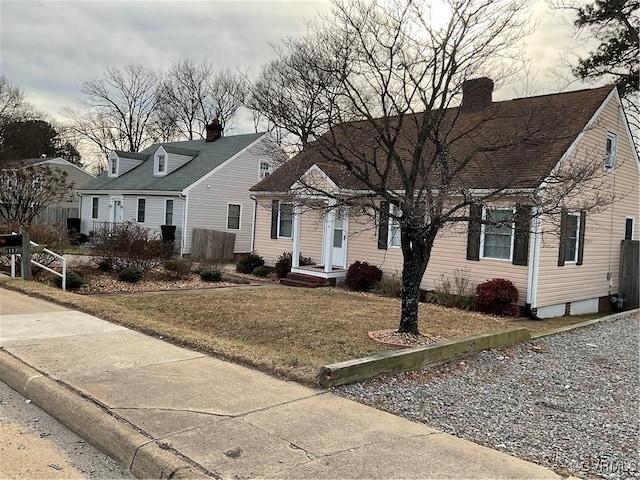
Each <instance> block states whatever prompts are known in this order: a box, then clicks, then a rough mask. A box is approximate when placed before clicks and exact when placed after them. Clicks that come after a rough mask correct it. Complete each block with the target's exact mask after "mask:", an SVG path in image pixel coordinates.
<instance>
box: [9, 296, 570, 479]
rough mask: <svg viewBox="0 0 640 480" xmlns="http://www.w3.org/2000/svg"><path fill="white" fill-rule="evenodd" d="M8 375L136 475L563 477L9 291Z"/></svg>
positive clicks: (13, 384) (18, 388)
mask: <svg viewBox="0 0 640 480" xmlns="http://www.w3.org/2000/svg"><path fill="white" fill-rule="evenodd" d="M0 380H2V381H3V382H5V383H6V384H8V385H9V386H10V387H12V388H13V389H14V390H16V391H18V392H19V393H21V394H22V395H24V396H25V397H27V398H29V399H31V400H33V402H34V403H36V404H37V405H39V406H40V407H41V408H42V409H43V410H45V411H46V412H48V413H49V414H50V415H52V416H53V417H55V418H56V419H58V420H59V421H60V422H61V423H63V424H64V425H66V426H67V427H68V428H69V429H71V430H72V431H74V432H76V433H77V434H78V435H80V436H81V437H83V438H84V439H85V440H87V441H88V442H90V443H92V444H93V445H94V446H96V447H97V448H99V449H100V450H102V451H103V452H105V453H107V454H108V455H110V456H111V457H113V458H115V459H117V460H118V461H120V462H121V463H122V464H123V465H125V466H126V467H127V468H128V469H130V470H131V471H132V472H133V474H134V475H136V476H137V477H138V478H220V479H227V478H228V479H231V478H234V479H242V478H288V479H289V478H291V479H293V478H300V479H301V478H305V479H324V478H341V479H365V478H367V479H369V478H420V479H425V478H527V479H529V478H541V479H543V478H544V479H546V478H562V477H560V476H558V475H556V474H555V473H554V472H552V471H550V470H548V469H546V468H543V467H541V466H539V465H536V464H533V463H529V462H526V461H524V460H520V459H517V458H514V457H511V456H509V455H506V454H504V453H501V452H498V451H496V450H492V449H490V448H486V447H482V446H480V445H477V444H475V443H472V442H469V441H466V440H462V439H460V438H457V437H454V436H451V435H448V434H445V433H442V432H439V431H437V430H434V429H432V428H429V427H427V426H425V425H422V424H419V423H414V422H411V421H409V420H406V419H403V418H400V417H397V416H394V415H392V414H389V413H385V412H382V411H379V410H377V409H374V408H371V407H367V406H364V405H362V404H359V403H356V402H352V401H350V400H346V399H344V398H341V397H338V396H336V395H334V394H332V393H331V392H329V391H326V390H316V389H312V388H308V387H304V386H301V385H298V384H295V383H292V382H286V381H282V380H279V379H276V378H273V377H271V376H269V375H266V374H264V373H261V372H257V371H254V370H251V369H249V368H245V367H242V366H239V365H236V364H233V363H229V362H225V361H221V360H219V359H216V358H212V357H209V356H207V355H204V354H201V353H198V352H194V351H190V350H186V349H184V348H179V347H177V346H175V345H171V344H169V343H166V342H164V341H162V340H160V339H158V338H152V337H150V336H146V335H143V334H141V333H138V332H135V331H132V330H129V329H127V328H124V327H121V326H118V325H114V324H111V323H108V322H105V321H103V320H101V319H98V318H96V317H92V316H90V315H87V314H84V313H80V312H76V311H72V310H67V309H64V308H61V307H59V306H57V305H54V304H51V303H48V302H45V301H42V300H38V299H34V298H30V297H27V296H25V295H23V294H20V293H16V292H12V291H9V290H6V289H3V288H0ZM496 421H497V422H499V421H500V419H499V418H496Z"/></svg>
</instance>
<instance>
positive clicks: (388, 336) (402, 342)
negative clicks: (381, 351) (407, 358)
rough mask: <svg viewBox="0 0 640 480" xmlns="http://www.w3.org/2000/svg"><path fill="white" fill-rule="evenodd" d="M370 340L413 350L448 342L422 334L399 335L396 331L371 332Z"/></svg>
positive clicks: (439, 337) (444, 339)
mask: <svg viewBox="0 0 640 480" xmlns="http://www.w3.org/2000/svg"><path fill="white" fill-rule="evenodd" d="M369 338H371V339H372V340H373V341H375V342H378V343H382V344H384V345H392V346H394V347H401V348H411V347H424V346H426V345H433V344H434V343H440V342H446V341H447V340H449V339H448V338H446V337H441V336H439V335H428V334H424V333H420V334H419V335H411V334H409V333H398V332H397V331H395V330H376V331H372V332H369Z"/></svg>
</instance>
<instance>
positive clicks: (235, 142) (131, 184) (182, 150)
mask: <svg viewBox="0 0 640 480" xmlns="http://www.w3.org/2000/svg"><path fill="white" fill-rule="evenodd" d="M263 135H264V133H251V134H247V135H233V136H229V137H221V138H219V139H218V140H216V141H214V142H206V141H205V140H187V141H183V142H168V143H156V144H154V145H151V146H150V147H148V148H145V149H144V150H143V151H142V152H140V153H134V154H132V153H129V152H116V153H117V154H118V156H120V157H126V158H134V159H138V160H142V163H141V164H140V165H138V166H136V167H134V168H132V169H131V170H129V171H128V172H126V173H124V174H122V175H120V176H118V177H109V176H108V175H107V173H103V174H102V175H100V176H99V177H97V178H96V179H95V180H93V181H91V182H89V183H88V184H87V185H85V186H84V187H83V188H82V189H81V191H84V190H110V191H111V190H117V191H128V190H153V191H171V192H176V191H181V190H183V189H185V188H186V187H188V186H189V185H191V184H192V183H194V182H195V181H197V180H198V179H200V178H202V177H203V176H204V175H206V174H207V173H209V172H211V170H213V169H215V168H217V167H218V166H220V165H222V164H223V163H224V162H226V161H227V160H229V159H230V158H231V157H233V156H234V155H236V154H237V153H238V152H240V151H241V150H243V149H244V148H246V147H248V146H249V145H251V144H252V143H253V142H254V141H256V140H257V139H259V138H260V137H261V136H263ZM161 145H162V146H163V147H164V149H165V150H166V151H167V152H168V153H176V154H179V155H187V156H193V157H194V158H193V159H192V160H190V161H188V162H187V163H185V164H184V165H182V166H181V167H179V168H177V169H176V170H174V171H173V172H171V173H168V174H167V175H165V176H162V177H160V176H154V175H153V154H154V153H155V152H156V150H157V149H158V147H160V146H161Z"/></svg>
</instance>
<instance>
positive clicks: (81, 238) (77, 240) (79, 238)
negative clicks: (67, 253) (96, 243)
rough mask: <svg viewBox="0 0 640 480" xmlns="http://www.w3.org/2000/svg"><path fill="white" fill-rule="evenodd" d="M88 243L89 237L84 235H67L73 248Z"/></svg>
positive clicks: (75, 233)
mask: <svg viewBox="0 0 640 480" xmlns="http://www.w3.org/2000/svg"><path fill="white" fill-rule="evenodd" d="M88 241H89V235H87V234H86V233H79V232H74V233H71V234H69V243H70V244H71V245H73V246H78V245H82V244H83V243H87V242H88Z"/></svg>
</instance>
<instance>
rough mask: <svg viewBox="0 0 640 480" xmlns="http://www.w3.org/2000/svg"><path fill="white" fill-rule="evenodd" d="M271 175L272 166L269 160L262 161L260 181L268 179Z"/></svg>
mask: <svg viewBox="0 0 640 480" xmlns="http://www.w3.org/2000/svg"><path fill="white" fill-rule="evenodd" d="M270 173H271V164H270V163H269V162H268V161H267V160H260V179H263V178H265V177H267V176H268V175H269V174H270Z"/></svg>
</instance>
